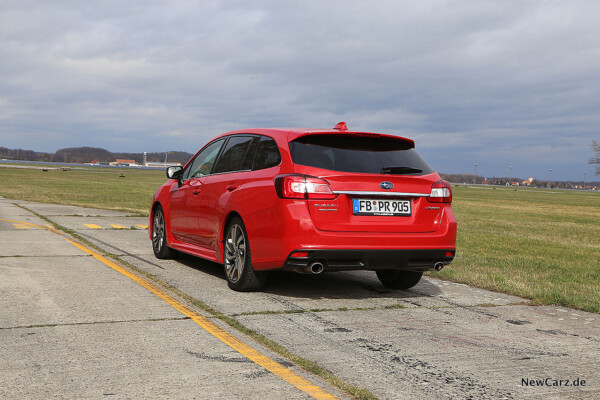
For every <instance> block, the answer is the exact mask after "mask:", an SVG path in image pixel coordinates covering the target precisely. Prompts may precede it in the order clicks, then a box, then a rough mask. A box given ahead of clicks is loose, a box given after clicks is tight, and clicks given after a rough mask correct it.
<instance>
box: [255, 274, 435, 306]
mask: <svg viewBox="0 0 600 400" xmlns="http://www.w3.org/2000/svg"><path fill="white" fill-rule="evenodd" d="M264 292H266V293H270V294H273V295H277V296H283V297H295V298H310V299H369V298H387V299H389V298H396V299H399V300H400V299H409V298H418V297H431V296H436V295H438V294H440V289H439V288H438V287H437V286H436V285H433V284H431V283H430V282H429V281H428V280H427V279H422V280H421V282H419V283H418V284H417V285H416V286H415V287H413V288H410V289H407V290H395V289H389V288H386V287H384V286H383V285H382V284H381V282H379V279H378V278H377V275H375V272H374V271H347V272H324V273H322V274H319V275H312V274H299V273H296V272H286V271H273V272H271V273H270V275H269V280H268V281H267V285H266V286H265V289H264Z"/></svg>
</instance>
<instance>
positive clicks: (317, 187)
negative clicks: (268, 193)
mask: <svg viewBox="0 0 600 400" xmlns="http://www.w3.org/2000/svg"><path fill="white" fill-rule="evenodd" d="M275 190H276V191H277V195H278V196H279V197H281V198H282V199H311V200H328V199H335V198H336V197H337V195H336V194H334V193H333V192H332V191H331V188H330V187H329V183H328V182H327V181H326V180H325V179H321V178H316V177H314V176H306V175H279V176H276V177H275Z"/></svg>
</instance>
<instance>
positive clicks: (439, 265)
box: [433, 261, 444, 271]
mask: <svg viewBox="0 0 600 400" xmlns="http://www.w3.org/2000/svg"><path fill="white" fill-rule="evenodd" d="M443 268H444V263H443V262H441V261H440V262H436V263H435V265H434V266H433V269H435V270H436V271H441V270H442V269H443Z"/></svg>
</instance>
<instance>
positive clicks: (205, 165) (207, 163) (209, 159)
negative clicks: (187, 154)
mask: <svg viewBox="0 0 600 400" xmlns="http://www.w3.org/2000/svg"><path fill="white" fill-rule="evenodd" d="M224 142H225V140H224V139H220V140H217V141H216V142H213V143H211V144H209V145H208V146H206V147H205V148H204V150H202V151H201V152H200V153H198V155H197V156H196V158H194V161H192V163H191V164H190V166H189V167H188V169H187V170H186V171H185V172H184V174H183V179H184V180H186V179H192V178H198V177H201V176H204V175H208V174H210V171H211V169H212V167H213V164H214V163H215V160H216V159H217V155H219V150H221V146H222V145H223V143H224Z"/></svg>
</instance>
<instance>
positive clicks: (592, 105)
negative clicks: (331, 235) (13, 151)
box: [0, 0, 600, 179]
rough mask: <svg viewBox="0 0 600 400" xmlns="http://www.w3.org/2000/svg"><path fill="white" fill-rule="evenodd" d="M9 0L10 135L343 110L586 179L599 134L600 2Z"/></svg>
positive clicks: (145, 137) (430, 155) (113, 136)
mask: <svg viewBox="0 0 600 400" xmlns="http://www.w3.org/2000/svg"><path fill="white" fill-rule="evenodd" d="M0 7H1V11H0V39H1V40H2V43H3V45H2V46H1V47H0V59H2V63H0V141H1V143H0V145H3V146H8V147H21V148H32V149H35V150H38V151H54V150H56V149H57V148H60V147H71V146H76V145H91V146H101V147H105V148H107V149H110V150H112V151H165V150H187V151H190V152H193V151H195V150H196V149H197V148H199V147H200V146H201V145H202V144H203V143H205V142H206V141H207V140H208V139H210V138H211V137H212V136H214V135H216V134H218V133H221V132H224V131H227V130H231V129H237V128H242V127H258V126H260V127H262V126H308V127H332V126H333V125H334V124H335V123H337V122H338V121H340V120H345V121H346V122H348V125H349V126H350V128H352V129H359V130H367V131H380V132H383V133H392V134H398V135H402V136H408V137H411V138H414V139H416V141H417V148H418V149H420V151H421V152H423V154H424V155H425V156H426V158H427V159H428V160H429V161H430V163H431V164H432V165H433V166H434V167H436V168H437V169H439V170H441V171H446V172H470V171H471V170H472V167H473V164H475V163H478V164H479V167H478V172H480V173H481V174H486V175H502V174H506V173H505V170H507V168H508V165H509V164H510V165H513V164H514V165H515V168H514V170H513V175H518V174H519V173H521V172H520V171H523V176H525V175H527V176H529V175H534V176H535V175H538V176H544V174H545V173H546V171H547V169H548V168H553V171H554V172H553V177H555V178H558V179H578V178H579V175H582V174H583V171H585V170H587V169H589V166H588V165H587V164H586V160H587V158H588V157H589V155H590V153H591V150H590V148H589V144H590V143H591V140H592V139H593V138H596V139H598V130H597V127H598V126H599V122H600V113H599V112H598V110H599V108H600V93H599V92H600V84H599V83H600V82H599V81H600V72H599V71H600V46H599V42H598V39H597V38H598V37H600V28H598V26H597V25H598V24H597V21H596V18H595V16H597V15H598V14H599V12H600V4H598V3H597V2H591V1H590V2H568V3H567V2H525V3H524V2H521V1H502V2H498V1H422V2H416V3H415V2H398V1H381V2H376V3H369V4H367V3H364V2H359V1H343V2H342V1H337V2H322V1H321V2H317V1H305V2H280V1H254V2H245V1H214V2H200V3H199V2H193V1H179V2H171V3H164V2H159V1H143V2H142V1H138V0H132V1H129V2H125V3H123V2H117V1H107V2H92V3H90V2H87V3H81V2H78V1H63V2H59V3H55V2H36V1H32V2H27V1H5V2H3V4H2V6H0ZM517 165H518V166H519V168H517V167H516V166H517Z"/></svg>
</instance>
